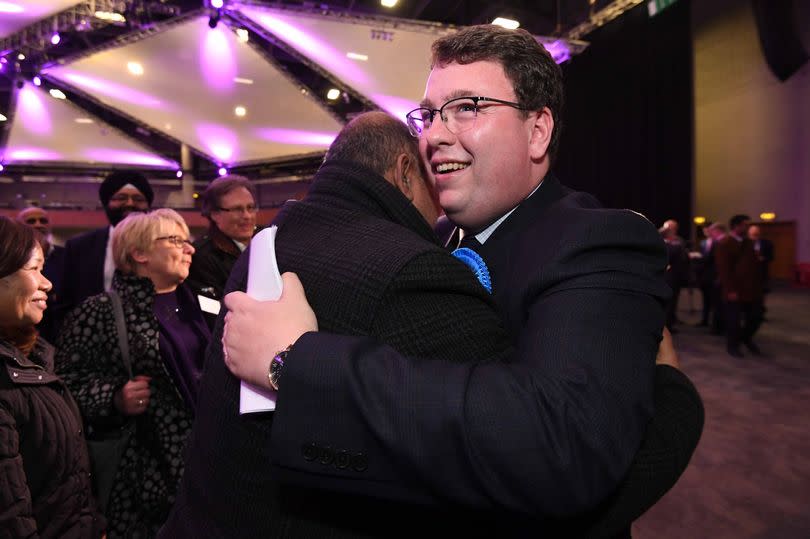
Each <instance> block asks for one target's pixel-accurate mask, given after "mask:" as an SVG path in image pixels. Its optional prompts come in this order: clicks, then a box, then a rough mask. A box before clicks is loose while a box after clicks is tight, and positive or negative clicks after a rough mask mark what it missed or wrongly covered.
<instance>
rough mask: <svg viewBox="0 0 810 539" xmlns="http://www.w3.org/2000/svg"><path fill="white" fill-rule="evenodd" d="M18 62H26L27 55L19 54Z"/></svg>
mask: <svg viewBox="0 0 810 539" xmlns="http://www.w3.org/2000/svg"><path fill="white" fill-rule="evenodd" d="M17 60H19V61H20V62H22V61H23V60H25V55H24V54H23V53H20V54H18V55H17Z"/></svg>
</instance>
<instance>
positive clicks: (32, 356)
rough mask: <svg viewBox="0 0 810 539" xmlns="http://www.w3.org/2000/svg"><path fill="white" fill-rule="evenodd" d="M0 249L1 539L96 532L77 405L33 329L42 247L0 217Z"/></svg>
mask: <svg viewBox="0 0 810 539" xmlns="http://www.w3.org/2000/svg"><path fill="white" fill-rule="evenodd" d="M0 253H2V258H0V539H6V538H8V539H11V538H15V539H16V538H29V537H31V538H33V537H39V538H47V537H53V538H60V539H62V538H67V539H70V538H77V539H79V538H81V539H85V538H86V539H91V538H92V539H98V538H99V537H102V535H103V530H104V519H103V518H102V517H101V515H99V514H98V511H97V510H96V506H95V502H94V501H93V497H92V494H91V488H90V477H89V476H90V474H89V461H88V458H87V447H86V445H85V441H84V436H83V433H82V422H81V417H80V415H79V410H78V408H77V407H76V403H75V402H74V401H73V399H72V398H71V396H70V393H69V392H68V390H67V388H66V387H65V384H64V383H63V382H62V380H60V379H59V377H58V376H56V375H55V374H54V372H53V348H52V347H51V345H49V344H48V343H47V342H45V341H44V340H43V339H41V338H39V337H38V335H37V330H36V328H35V325H36V324H37V323H38V322H39V321H40V320H42V313H43V311H44V310H45V306H46V300H47V296H48V291H49V290H50V289H51V283H50V282H49V281H48V280H47V279H46V278H45V277H44V276H43V275H42V266H43V264H44V262H45V258H44V256H43V253H42V248H41V247H40V245H39V243H38V242H37V240H36V237H35V235H34V230H33V229H31V228H29V227H27V226H26V225H23V224H19V223H16V222H14V221H11V220H10V219H7V218H5V217H0Z"/></svg>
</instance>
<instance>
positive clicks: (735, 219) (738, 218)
mask: <svg viewBox="0 0 810 539" xmlns="http://www.w3.org/2000/svg"><path fill="white" fill-rule="evenodd" d="M750 220H751V218H750V217H748V216H747V215H745V214H744V213H739V214H737V215H735V216H734V217H732V218H731V219H730V220H729V222H728V226H729V228H736V226H737V225H739V224H740V223H742V222H744V221H750Z"/></svg>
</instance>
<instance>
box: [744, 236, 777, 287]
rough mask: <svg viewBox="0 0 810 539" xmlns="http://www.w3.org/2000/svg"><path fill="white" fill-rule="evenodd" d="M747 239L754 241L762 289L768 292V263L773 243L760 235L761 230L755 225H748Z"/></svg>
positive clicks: (769, 263) (771, 258)
mask: <svg viewBox="0 0 810 539" xmlns="http://www.w3.org/2000/svg"><path fill="white" fill-rule="evenodd" d="M748 239H750V240H751V241H752V242H754V252H755V253H756V254H757V260H759V265H760V273H761V274H762V291H763V292H764V293H766V294H767V293H768V292H770V290H769V289H768V281H769V280H770V265H771V262H773V243H772V242H771V240H768V239H765V238H763V237H762V231H761V230H760V228H759V227H758V226H757V225H751V226H749V227H748Z"/></svg>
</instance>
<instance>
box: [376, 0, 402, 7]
mask: <svg viewBox="0 0 810 539" xmlns="http://www.w3.org/2000/svg"><path fill="white" fill-rule="evenodd" d="M398 1H399V0H380V5H381V6H382V7H394V6H395V5H397V2H398Z"/></svg>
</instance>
